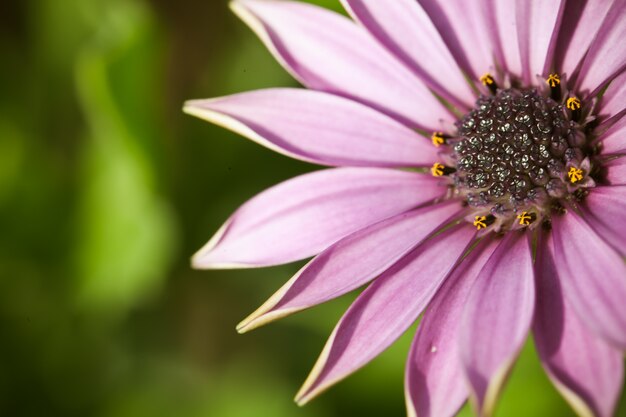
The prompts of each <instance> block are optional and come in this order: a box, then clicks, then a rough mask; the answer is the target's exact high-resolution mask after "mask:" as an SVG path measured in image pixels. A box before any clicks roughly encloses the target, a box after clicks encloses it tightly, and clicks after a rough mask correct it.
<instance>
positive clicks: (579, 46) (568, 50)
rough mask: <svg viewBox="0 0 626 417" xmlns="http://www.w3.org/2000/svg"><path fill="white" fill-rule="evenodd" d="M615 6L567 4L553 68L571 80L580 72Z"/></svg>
mask: <svg viewBox="0 0 626 417" xmlns="http://www.w3.org/2000/svg"><path fill="white" fill-rule="evenodd" d="M546 3H547V2H546ZM612 3H613V2H612V1H611V0H587V1H576V0H574V1H572V0H568V1H567V4H566V11H567V12H566V13H564V14H563V21H562V23H561V28H560V31H559V36H558V41H557V44H556V49H555V51H554V68H555V70H556V71H557V72H559V73H561V74H563V73H564V74H567V76H568V77H569V78H571V77H572V76H574V75H575V74H576V71H577V70H579V69H580V64H581V63H582V60H583V58H584V57H585V54H586V53H587V51H588V50H589V47H590V46H591V43H592V42H593V40H594V38H595V37H596V34H597V33H598V30H599V29H600V28H601V27H602V23H603V21H604V19H605V18H606V14H607V13H608V11H609V9H610V7H611V4H612Z"/></svg>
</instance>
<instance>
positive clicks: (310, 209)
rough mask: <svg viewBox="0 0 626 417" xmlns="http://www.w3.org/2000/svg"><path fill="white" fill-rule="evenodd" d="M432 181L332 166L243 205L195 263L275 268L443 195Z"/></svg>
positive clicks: (410, 174)
mask: <svg viewBox="0 0 626 417" xmlns="http://www.w3.org/2000/svg"><path fill="white" fill-rule="evenodd" d="M444 191H445V188H444V187H442V186H440V183H439V182H438V181H436V180H433V178H432V177H429V176H427V175H422V174H419V173H413V172H405V171H396V170H391V169H382V168H335V169H327V170H322V171H317V172H313V173H310V174H305V175H301V176H299V177H296V178H292V179H290V180H288V181H285V182H283V183H281V184H278V185H276V186H274V187H272V188H269V189H267V190H265V191H264V192H262V193H261V194H259V195H257V196H256V197H254V198H252V199H251V200H249V201H248V202H247V203H245V204H244V205H243V206H241V207H240V208H239V209H238V210H237V211H236V212H235V213H234V214H233V215H232V216H231V217H230V219H228V220H227V221H226V223H225V224H224V225H223V226H222V227H221V228H220V230H219V231H218V232H217V233H216V234H215V236H214V237H213V238H212V239H211V240H210V241H209V243H207V244H206V245H205V247H204V248H202V249H201V250H200V251H199V252H198V253H197V254H196V255H195V256H194V258H193V265H194V267H196V268H207V269H208V268H232V267H237V268H245V267H255V266H269V265H278V264H283V263H287V262H292V261H296V260H298V259H303V258H306V257H309V256H312V255H315V254H317V253H319V252H321V251H322V250H324V249H325V248H327V247H328V246H330V245H332V244H333V243H335V242H336V241H338V240H339V239H341V238H343V237H344V236H347V235H348V234H350V233H353V232H355V231H357V230H360V229H362V228H364V227H367V226H369V225H370V224H373V223H375V222H378V221H380V220H383V219H386V218H389V217H391V216H395V215H397V214H400V213H404V212H405V211H408V210H410V209H412V208H414V207H417V206H419V205H421V204H424V203H426V202H428V201H430V200H433V199H434V198H436V197H439V196H440V195H441V194H442V193H443V192H444Z"/></svg>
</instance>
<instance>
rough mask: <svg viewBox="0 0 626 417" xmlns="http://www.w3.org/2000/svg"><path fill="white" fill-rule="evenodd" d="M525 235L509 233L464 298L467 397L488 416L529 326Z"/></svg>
mask: <svg viewBox="0 0 626 417" xmlns="http://www.w3.org/2000/svg"><path fill="white" fill-rule="evenodd" d="M533 280H534V274H533V265H532V256H531V250H530V247H529V241H528V239H527V237H526V234H525V233H523V232H518V233H514V232H511V233H509V234H508V236H505V237H504V238H503V240H502V241H501V242H500V244H499V246H498V248H497V249H496V251H495V252H494V253H493V255H492V256H491V258H489V261H488V262H487V264H486V265H485V267H484V268H483V269H482V271H481V273H480V274H479V276H478V278H477V279H476V283H475V284H474V286H473V287H472V289H471V291H470V294H469V296H468V298H467V303H466V306H465V311H464V317H463V320H462V322H461V326H462V327H461V331H460V336H459V339H460V352H461V361H462V363H463V367H464V369H465V374H466V376H467V378H468V380H469V383H470V387H471V391H472V398H473V399H474V401H475V404H476V407H477V409H478V410H480V415H481V416H483V415H484V416H490V415H492V413H493V410H494V407H495V403H496V401H497V398H498V396H499V394H500V392H501V389H502V386H503V384H504V381H505V379H506V377H507V375H508V373H509V371H510V369H511V367H512V365H513V362H514V361H515V358H516V357H517V355H518V353H519V351H520V349H521V348H522V346H523V344H524V341H525V340H526V336H527V335H528V330H529V328H530V325H531V321H532V316H533V309H534V304H535V286H534V281H533Z"/></svg>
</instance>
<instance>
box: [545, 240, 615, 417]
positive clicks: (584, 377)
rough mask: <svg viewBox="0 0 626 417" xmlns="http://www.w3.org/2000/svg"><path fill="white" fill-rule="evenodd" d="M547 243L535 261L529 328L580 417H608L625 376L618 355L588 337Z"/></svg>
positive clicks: (555, 380) (552, 376) (553, 376)
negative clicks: (534, 297) (532, 315)
mask: <svg viewBox="0 0 626 417" xmlns="http://www.w3.org/2000/svg"><path fill="white" fill-rule="evenodd" d="M551 247H552V242H546V244H545V245H540V246H539V248H538V251H537V259H536V264H535V265H536V276H537V279H536V282H537V304H536V312H535V320H534V323H533V330H534V333H535V344H536V346H537V351H538V353H539V357H540V358H541V361H542V363H543V366H544V368H545V370H546V372H547V373H548V375H549V376H550V379H551V380H552V382H553V383H554V385H555V386H556V388H557V389H558V390H559V391H560V392H561V394H562V395H563V397H564V398H565V399H566V400H567V401H568V402H569V403H570V405H571V406H572V407H573V408H574V409H575V410H576V411H577V414H578V415H581V416H592V415H593V416H598V417H610V416H612V415H613V410H614V409H615V405H616V403H617V400H618V398H619V395H620V392H621V388H622V382H623V377H624V364H623V360H622V353H621V352H619V351H618V350H616V349H614V348H612V347H611V346H609V345H608V344H607V343H606V342H604V341H603V340H601V339H599V338H598V337H597V336H596V335H595V334H592V333H590V332H589V331H588V330H587V328H586V327H585V326H583V324H582V323H581V322H580V320H579V319H578V317H577V316H576V314H575V313H574V311H573V310H572V307H571V305H570V304H569V302H568V300H566V299H565V298H564V296H563V293H562V289H561V284H560V282H559V273H558V272H559V271H558V270H557V268H555V265H554V260H553V259H554V255H553V252H552V249H551Z"/></svg>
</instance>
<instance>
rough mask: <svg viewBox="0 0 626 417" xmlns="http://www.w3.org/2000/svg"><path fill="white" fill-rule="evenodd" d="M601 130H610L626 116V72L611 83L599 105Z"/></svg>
mask: <svg viewBox="0 0 626 417" xmlns="http://www.w3.org/2000/svg"><path fill="white" fill-rule="evenodd" d="M598 114H599V115H600V117H601V118H602V119H601V120H602V122H601V123H600V126H598V127H599V128H603V127H605V126H606V129H608V128H610V127H611V126H612V125H613V124H615V122H618V121H619V120H621V119H622V117H623V116H624V114H626V72H623V73H622V74H621V75H620V76H619V77H617V78H615V79H614V80H613V81H611V84H609V86H608V87H607V89H606V91H605V92H604V94H603V95H602V98H601V99H600V102H599V105H598Z"/></svg>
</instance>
